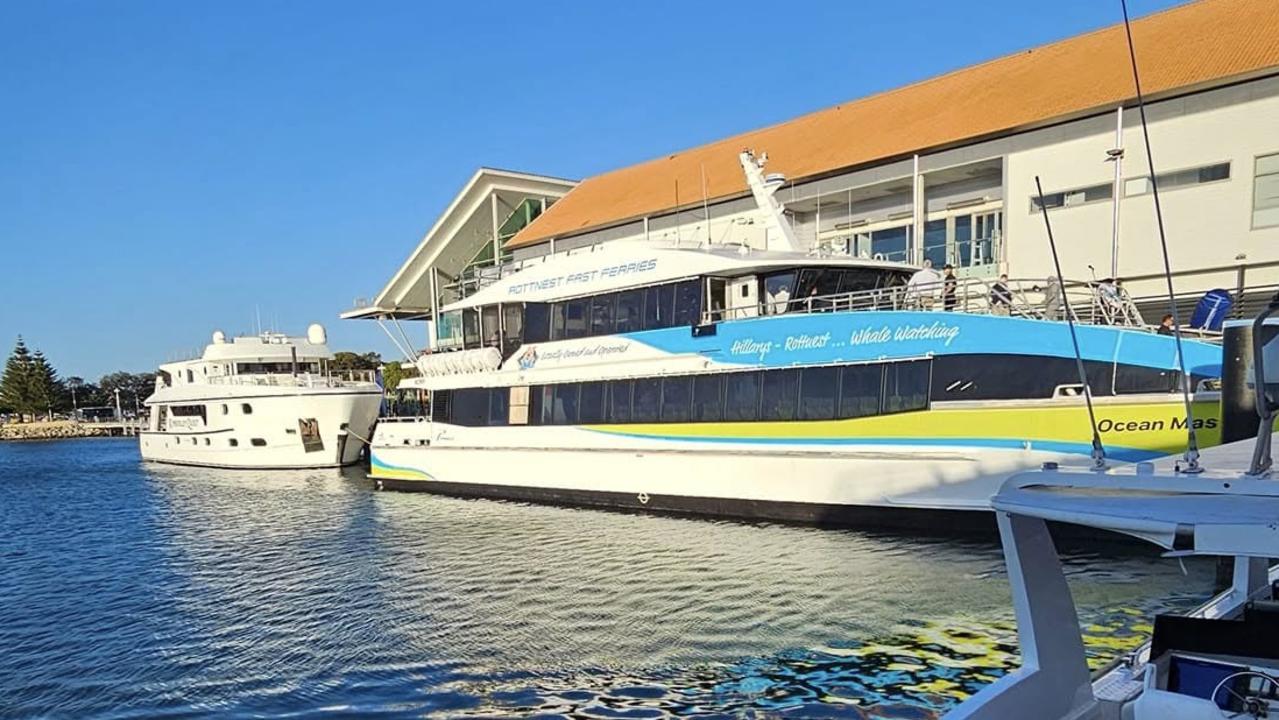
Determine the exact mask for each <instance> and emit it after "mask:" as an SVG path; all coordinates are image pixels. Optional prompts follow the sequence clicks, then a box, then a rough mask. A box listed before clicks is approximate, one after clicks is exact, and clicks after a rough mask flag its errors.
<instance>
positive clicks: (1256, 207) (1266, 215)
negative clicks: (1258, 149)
mask: <svg viewBox="0 0 1279 720" xmlns="http://www.w3.org/2000/svg"><path fill="white" fill-rule="evenodd" d="M1276 225H1279V153H1275V154H1274V155H1263V156H1261V157H1259V158H1257V167H1256V177H1255V178H1254V179H1253V181H1252V227H1253V228H1254V229H1255V228H1264V227H1275V226H1276Z"/></svg>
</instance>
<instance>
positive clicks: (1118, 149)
mask: <svg viewBox="0 0 1279 720" xmlns="http://www.w3.org/2000/svg"><path fill="white" fill-rule="evenodd" d="M1106 154H1107V155H1108V156H1109V157H1107V158H1106V159H1107V160H1110V161H1112V162H1114V163H1115V184H1114V187H1113V188H1112V189H1111V191H1110V194H1111V199H1110V204H1111V208H1112V210H1111V219H1110V223H1111V231H1110V277H1111V278H1118V277H1119V198H1120V196H1121V195H1122V194H1123V183H1124V106H1123V105H1120V106H1119V107H1118V108H1116V109H1115V146H1114V147H1113V148H1112V149H1111V150H1110V151H1109V152H1108V153H1106Z"/></svg>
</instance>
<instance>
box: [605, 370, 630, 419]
mask: <svg viewBox="0 0 1279 720" xmlns="http://www.w3.org/2000/svg"><path fill="white" fill-rule="evenodd" d="M608 421H609V422H611V423H628V422H630V421H631V381H630V380H613V381H612V382H610V383H609V384H608Z"/></svg>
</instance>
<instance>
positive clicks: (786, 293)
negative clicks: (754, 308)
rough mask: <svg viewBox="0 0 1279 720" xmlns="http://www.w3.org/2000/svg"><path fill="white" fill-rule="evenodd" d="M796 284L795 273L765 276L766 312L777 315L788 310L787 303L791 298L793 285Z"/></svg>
mask: <svg viewBox="0 0 1279 720" xmlns="http://www.w3.org/2000/svg"><path fill="white" fill-rule="evenodd" d="M794 284H795V273H793V272H784V273H778V274H776V275H769V276H768V277H766V278H764V303H765V305H764V314H765V315H776V314H778V313H783V312H786V303H787V301H788V300H790V298H791V286H792V285H794Z"/></svg>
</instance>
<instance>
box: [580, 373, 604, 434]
mask: <svg viewBox="0 0 1279 720" xmlns="http://www.w3.org/2000/svg"><path fill="white" fill-rule="evenodd" d="M577 413H578V418H577V421H578V422H579V423H581V424H582V425H590V424H594V423H602V422H604V383H602V382H588V383H582V393H581V395H580V396H579V398H578V403H577Z"/></svg>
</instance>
